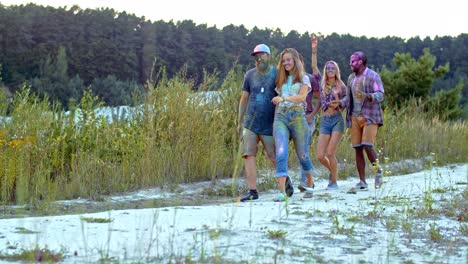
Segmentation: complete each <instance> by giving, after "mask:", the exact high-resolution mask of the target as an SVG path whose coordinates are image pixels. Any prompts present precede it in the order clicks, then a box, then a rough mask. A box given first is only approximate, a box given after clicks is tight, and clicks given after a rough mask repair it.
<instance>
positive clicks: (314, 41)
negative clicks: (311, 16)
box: [310, 34, 318, 52]
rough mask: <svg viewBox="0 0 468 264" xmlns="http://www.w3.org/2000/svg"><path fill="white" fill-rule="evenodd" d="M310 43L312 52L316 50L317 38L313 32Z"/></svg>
mask: <svg viewBox="0 0 468 264" xmlns="http://www.w3.org/2000/svg"><path fill="white" fill-rule="evenodd" d="M310 44H311V47H312V52H317V46H318V39H317V37H316V36H315V34H312V36H311V37H310Z"/></svg>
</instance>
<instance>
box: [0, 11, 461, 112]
mask: <svg viewBox="0 0 468 264" xmlns="http://www.w3.org/2000/svg"><path fill="white" fill-rule="evenodd" d="M382 30H385V29H382ZM312 33H317V32H314V29H313V28H311V29H310V32H305V33H299V32H297V31H290V32H287V33H286V32H282V31H281V30H279V29H269V28H266V29H260V28H257V27H254V28H253V29H250V30H249V29H247V28H245V27H244V26H243V25H240V26H235V25H228V26H225V27H223V28H221V29H218V28H217V27H209V26H207V25H206V24H198V25H197V24H195V23H194V22H193V21H191V20H184V21H180V22H173V21H162V20H159V21H150V20H148V19H146V18H145V17H137V16H135V15H133V14H128V13H126V12H117V11H115V10H113V9H109V8H105V9H81V8H80V7H79V6H77V5H74V6H72V7H61V8H54V7H50V6H48V7H44V6H40V5H35V4H27V5H19V6H4V5H2V4H1V3H0V67H1V68H0V74H1V75H0V78H1V79H0V81H1V82H0V84H3V85H2V86H4V87H7V90H9V91H10V92H12V93H14V92H16V91H18V90H19V89H21V88H22V87H24V86H25V85H28V86H29V87H30V88H31V91H33V92H35V93H37V94H39V95H47V96H48V97H49V98H51V99H53V100H56V101H58V102H60V103H61V104H62V106H63V107H64V108H67V107H69V106H70V104H71V103H72V102H77V101H79V100H80V98H81V97H82V96H83V94H84V91H85V90H87V89H91V91H92V92H93V94H94V95H97V96H99V98H100V99H102V100H103V101H104V102H105V104H107V105H123V104H127V105H129V104H132V103H133V102H134V101H133V98H134V97H135V95H138V94H143V93H145V85H148V84H150V85H155V84H156V83H157V82H158V81H159V79H160V78H163V77H164V76H166V77H169V78H170V77H173V76H175V75H177V74H181V73H183V74H184V76H185V77H187V78H189V79H192V80H193V82H194V83H195V84H199V83H202V81H203V78H204V76H206V74H207V73H209V74H213V73H215V74H216V75H217V76H220V77H221V78H220V79H221V80H222V76H224V75H226V74H227V73H228V72H229V71H230V70H231V69H232V68H233V67H239V68H240V69H242V70H245V69H247V68H250V67H253V60H252V58H251V56H250V52H251V50H252V48H253V47H254V46H255V45H256V44H258V43H266V44H268V45H269V46H270V47H271V48H272V52H273V55H275V56H276V55H277V54H279V52H280V51H281V50H282V49H283V48H285V47H294V48H296V49H297V50H299V51H300V52H301V53H302V54H303V56H304V58H305V61H306V68H307V69H310V59H308V58H310V53H311V50H310V35H311V34H312ZM357 50H363V51H365V52H366V54H367V55H368V58H369V61H368V64H369V65H370V66H371V67H373V68H374V69H376V70H377V71H379V72H380V71H382V70H383V71H384V72H385V71H386V72H387V77H388V76H390V77H389V78H393V81H392V80H391V83H390V84H389V85H390V86H392V85H393V86H398V87H403V88H408V89H411V86H405V85H401V83H399V82H398V81H397V80H396V79H395V78H400V79H401V76H402V75H404V74H408V72H400V75H398V74H394V73H395V72H396V71H401V70H402V69H403V71H404V67H409V66H410V65H411V63H413V64H414V62H419V64H422V63H425V62H428V63H432V65H429V66H430V67H433V68H435V69H436V70H434V73H435V74H434V76H432V77H431V78H432V79H431V81H430V82H429V83H428V82H426V83H425V84H426V85H431V87H430V89H426V90H425V91H424V93H425V94H426V93H428V94H429V95H435V94H436V93H437V92H438V91H441V90H444V91H445V90H450V89H454V88H455V87H456V89H457V90H459V96H460V100H459V103H460V106H461V107H463V106H465V113H466V112H467V111H466V109H467V107H466V105H467V101H468V81H467V79H468V52H467V50H468V34H465V33H463V34H460V35H459V36H457V37H452V36H441V37H435V38H434V39H431V38H429V37H427V38H424V39H421V38H419V37H414V38H410V39H402V38H399V37H395V36H388V37H385V38H367V37H356V36H351V35H349V34H345V35H339V34H336V33H334V34H331V35H328V36H321V37H320V40H319V52H318V64H319V68H321V67H323V63H325V61H327V60H334V61H336V62H338V64H339V65H340V67H341V71H342V78H343V79H345V80H346V78H347V76H348V74H349V73H350V69H349V67H348V64H349V56H350V55H351V53H352V52H354V51H357ZM425 56H426V57H425ZM423 57H425V59H424V61H423V60H422V59H419V61H418V60H414V59H413V58H423ZM402 62H405V63H402ZM425 69H426V70H427V65H426V66H425ZM437 69H441V70H439V71H438V70H437ZM430 70H433V69H430ZM409 73H412V72H411V71H409ZM413 73H414V72H413ZM420 77H421V75H418V74H414V76H406V77H405V78H407V79H408V80H411V79H413V80H414V81H418V78H420ZM383 79H384V81H385V78H383ZM387 80H388V78H387ZM422 81H424V80H422ZM384 84H385V85H387V84H386V83H384ZM195 87H197V86H196V85H195ZM400 89H401V88H400ZM404 96H418V92H417V91H415V92H412V90H409V91H404ZM400 97H401V96H400ZM400 97H398V96H396V97H393V100H400ZM403 98H404V97H403Z"/></svg>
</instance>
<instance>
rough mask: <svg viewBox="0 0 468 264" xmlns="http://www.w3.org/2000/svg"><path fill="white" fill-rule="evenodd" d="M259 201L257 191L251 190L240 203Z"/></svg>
mask: <svg viewBox="0 0 468 264" xmlns="http://www.w3.org/2000/svg"><path fill="white" fill-rule="evenodd" d="M257 199H258V192H257V190H250V191H249V193H248V194H246V195H245V196H244V197H242V198H241V199H240V201H241V202H247V201H251V200H257Z"/></svg>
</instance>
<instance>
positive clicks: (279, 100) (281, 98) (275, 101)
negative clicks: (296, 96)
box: [271, 96, 284, 105]
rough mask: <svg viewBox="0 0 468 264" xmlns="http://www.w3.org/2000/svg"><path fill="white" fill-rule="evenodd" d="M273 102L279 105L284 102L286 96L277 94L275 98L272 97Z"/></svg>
mask: <svg viewBox="0 0 468 264" xmlns="http://www.w3.org/2000/svg"><path fill="white" fill-rule="evenodd" d="M271 102H272V103H273V104H274V105H279V103H281V102H284V98H283V97H281V96H275V97H273V99H271Z"/></svg>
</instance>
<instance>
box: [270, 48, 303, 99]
mask: <svg viewBox="0 0 468 264" xmlns="http://www.w3.org/2000/svg"><path fill="white" fill-rule="evenodd" d="M286 53H289V54H291V56H292V58H293V60H294V68H292V70H291V72H289V73H288V72H286V69H285V68H284V65H283V55H284V54H286ZM276 68H277V70H278V73H277V75H276V80H275V84H276V87H277V88H278V89H279V90H281V87H282V86H283V84H284V83H286V81H287V79H288V76H289V75H291V76H292V77H293V83H296V82H299V83H302V77H303V76H304V74H305V71H304V64H303V63H302V61H301V56H300V54H299V52H298V51H297V50H296V49H294V48H286V49H284V50H283V51H282V52H281V54H280V56H279V61H278V65H277V66H276Z"/></svg>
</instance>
